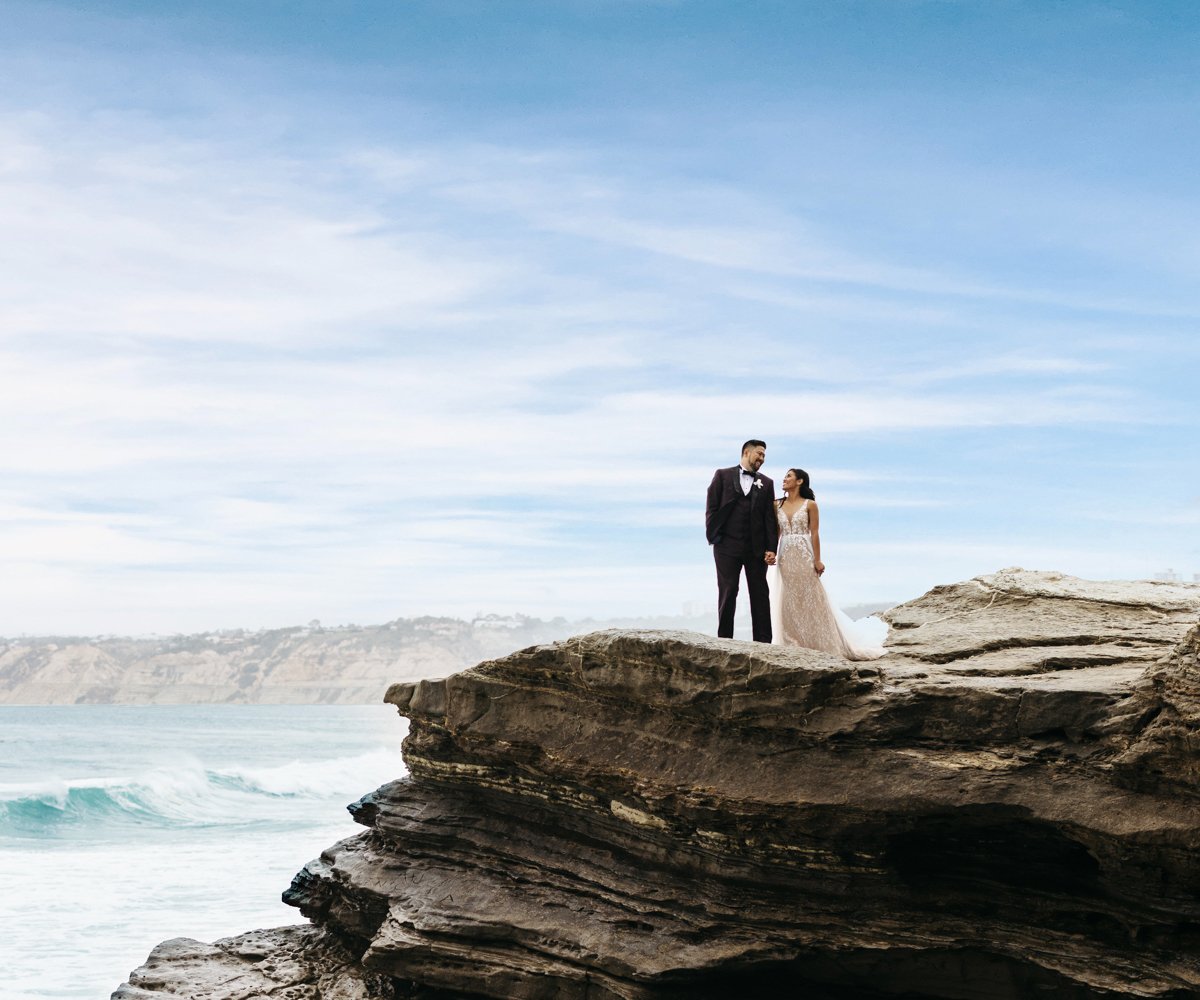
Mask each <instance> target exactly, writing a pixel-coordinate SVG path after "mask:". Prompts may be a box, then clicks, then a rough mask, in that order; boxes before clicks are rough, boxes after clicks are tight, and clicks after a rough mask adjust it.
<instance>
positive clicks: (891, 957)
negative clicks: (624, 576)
mask: <svg viewBox="0 0 1200 1000" xmlns="http://www.w3.org/2000/svg"><path fill="white" fill-rule="evenodd" d="M1198 617H1200V587H1195V586H1187V585H1183V586H1179V585H1176V586H1169V585H1156V584H1095V583H1086V582H1083V581H1079V580H1072V579H1070V578H1066V577H1062V576H1059V575H1056V574H1042V573H1028V572H1024V571H1019V570H1008V571H1003V572H1001V573H998V574H994V575H992V576H989V577H981V578H978V579H976V580H972V581H969V582H967V583H962V584H956V585H954V586H949V587H941V588H938V589H936V590H934V591H932V592H930V593H929V594H927V595H925V596H924V597H922V598H920V599H919V600H917V601H913V602H910V603H909V604H906V605H903V606H901V607H899V608H896V609H894V610H893V611H892V612H891V613H890V614H889V615H888V618H889V621H890V624H891V633H890V636H889V642H888V645H889V649H890V650H891V652H890V654H889V655H888V656H887V657H885V658H884V659H882V660H878V661H875V662H872V663H849V662H846V661H844V660H840V659H838V658H835V657H831V656H828V655H825V654H821V653H816V652H812V651H806V650H796V649H782V648H779V647H764V646H759V645H754V644H750V643H742V642H734V641H729V640H717V639H711V638H707V637H704V636H701V635H698V634H695V633H669V632H637V631H608V632H599V633H593V634H590V635H585V636H580V637H577V638H574V639H570V640H567V641H565V642H560V643H556V644H554V645H549V646H540V647H534V648H531V649H527V650H524V651H522V652H519V653H515V654H512V655H510V656H507V657H504V658H503V659H499V660H494V661H489V662H486V663H483V664H480V665H479V666H478V667H476V668H474V669H472V670H469V671H465V672H463V673H460V674H455V675H453V676H451V677H449V678H446V679H444V680H438V681H428V680H426V681H420V682H416V683H407V684H398V685H395V686H393V687H392V688H391V689H390V690H389V691H388V694H387V700H388V701H389V702H391V703H393V704H395V705H396V706H397V707H398V708H399V710H400V712H401V714H403V715H406V716H408V717H409V718H410V719H411V720H412V721H411V729H410V735H409V737H408V740H407V741H406V744H405V757H406V760H407V762H408V766H409V768H410V771H411V775H410V777H408V778H406V779H404V780H402V781H398V782H395V783H393V784H390V785H387V786H385V787H383V788H381V789H379V790H377V791H376V792H373V793H371V794H369V795H367V796H366V797H365V798H364V799H363V800H362V801H361V802H359V803H358V804H356V805H355V806H353V807H352V812H354V814H355V816H356V818H357V819H358V820H359V822H361V823H362V824H363V825H364V826H365V827H366V828H367V829H366V831H365V832H364V833H363V834H361V835H360V836H358V837H355V838H352V839H349V840H346V841H343V842H342V843H340V844H337V845H335V846H333V847H331V848H330V849H329V850H328V851H326V852H325V853H324V854H323V855H322V857H321V858H320V859H318V860H316V861H313V862H311V863H310V864H309V865H308V866H306V868H305V869H304V870H303V871H302V872H301V873H300V874H299V875H298V876H297V877H296V879H295V880H294V882H293V884H292V886H291V888H290V889H289V890H288V892H287V893H286V896H285V898H287V899H288V901H289V902H292V903H293V904H295V905H297V906H299V907H300V909H301V910H302V911H303V913H304V914H305V915H307V916H308V917H310V918H311V919H312V920H313V921H314V922H315V923H316V924H317V925H318V926H320V927H321V928H323V929H324V930H325V931H326V932H327V933H328V934H329V935H330V936H331V938H332V939H335V940H337V941H339V942H341V944H342V946H343V947H345V948H346V949H347V951H348V952H349V953H350V954H353V955H357V956H360V963H361V968H362V969H363V970H367V972H369V974H370V975H372V976H375V977H378V978H377V979H375V980H373V981H372V982H374V983H376V984H377V986H376V987H373V988H378V989H384V988H386V989H390V990H394V991H400V993H401V994H403V995H411V996H429V997H434V996H485V997H497V998H527V1000H540V998H579V1000H584V998H586V1000H599V998H630V1000H632V998H639V1000H640V998H651V997H654V998H667V997H671V998H675V997H678V998H683V997H689V998H695V997H728V996H748V997H750V996H762V997H774V996H805V997H815V998H819V997H874V996H878V997H885V996H887V997H898V996H905V997H910V998H912V997H941V998H963V1000H966V998H971V1000H991V998H995V1000H1010V998H1012V1000H1015V998H1026V997H1039V996H1046V997H1056V998H1058V997H1063V998H1084V997H1088V998H1090V997H1171V998H1181V997H1192V996H1200V863H1198V857H1200V856H1198V855H1197V848H1198V847H1200V798H1198V795H1200V782H1198V781H1197V780H1196V779H1197V757H1196V753H1197V748H1198V747H1200V741H1197V739H1196V738H1195V733H1196V731H1197V728H1198V727H1200V665H1198V663H1197V652H1198V649H1200V627H1198V626H1197V618H1198ZM160 964H161V963H160ZM151 992H153V991H151ZM160 992H162V991H160ZM176 995H194V996H200V995H203V994H200V993H195V994H187V993H179V992H178V991H177V992H176ZM379 995H383V994H379ZM138 996H141V994H139V995H138Z"/></svg>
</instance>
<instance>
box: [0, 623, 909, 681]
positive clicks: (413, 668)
mask: <svg viewBox="0 0 1200 1000" xmlns="http://www.w3.org/2000/svg"><path fill="white" fill-rule="evenodd" d="M887 607H889V605H888V604H886V603H880V604H870V605H856V606H854V607H849V608H846V609H845V610H846V612H847V613H848V614H850V616H851V617H854V618H858V617H862V616H864V615H869V614H872V613H874V612H876V611H881V610H884V609H885V608H887ZM715 622H716V620H715V612H714V613H711V614H704V615H677V616H657V617H647V618H614V619H611V620H603V621H598V620H594V619H583V620H579V621H568V620H566V619H565V618H555V619H551V620H549V621H545V620H542V619H539V618H529V617H526V616H524V615H508V616H502V615H484V616H480V617H477V618H474V619H472V620H470V621H467V620H464V619H458V618H438V617H430V616H426V617H421V618H398V619H396V620H395V621H391V622H387V623H385V624H383V625H342V626H332V627H324V626H322V625H320V623H319V622H311V623H309V624H308V625H298V626H294V627H290V628H280V629H268V630H262V631H254V632H251V631H245V630H240V629H238V630H222V631H217V632H205V633H200V634H196V635H173V636H150V637H143V638H123V637H116V636H100V637H83V636H39V637H30V638H26V637H21V638H8V639H0V704H5V705H76V704H90V705H117V704H128V705H147V704H162V705H188V704H260V705H269V704H282V705H304V704H330V705H362V704H377V703H378V702H379V701H380V700H381V699H382V698H383V693H384V691H385V690H386V688H387V686H388V685H389V684H392V683H395V682H397V681H404V680H415V679H418V678H421V677H437V676H444V675H446V674H450V673H453V672H455V671H457V670H462V669H464V668H466V667H470V666H473V665H474V664H476V663H478V662H480V661H481V660H487V659H492V658H494V657H497V656H504V655H505V654H507V653H511V652H512V651H513V650H516V649H523V648H524V647H526V646H533V645H537V644H538V643H543V642H553V641H554V640H556V639H565V638H567V637H568V636H571V635H578V634H579V633H581V632H591V631H595V630H596V629H603V628H655V629H686V630H689V631H695V632H706V633H711V632H712V631H713V629H714V627H715Z"/></svg>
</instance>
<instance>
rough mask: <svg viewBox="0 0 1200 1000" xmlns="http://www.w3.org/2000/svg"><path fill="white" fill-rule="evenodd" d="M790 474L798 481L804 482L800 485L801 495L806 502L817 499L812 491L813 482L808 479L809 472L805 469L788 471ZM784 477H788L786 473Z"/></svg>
mask: <svg viewBox="0 0 1200 1000" xmlns="http://www.w3.org/2000/svg"><path fill="white" fill-rule="evenodd" d="M788 472H790V473H791V474H792V475H793V476H795V477H796V478H797V479H802V480H803V482H802V483H801V484H800V495H801V496H802V497H804V499H805V500H816V499H817V495H816V494H815V493H814V492H813V491H812V480H811V479H809V478H808V473H807V472H805V471H804V470H803V469H788ZM784 475H787V473H784Z"/></svg>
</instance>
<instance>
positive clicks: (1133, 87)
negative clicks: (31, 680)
mask: <svg viewBox="0 0 1200 1000" xmlns="http://www.w3.org/2000/svg"><path fill="white" fill-rule="evenodd" d="M97 6H98V5H95V4H71V3H5V4H4V17H5V24H6V29H7V30H6V31H5V32H4V36H3V38H2V39H0V72H2V73H3V78H4V79H5V81H6V85H5V88H4V89H3V92H2V93H0V223H2V225H3V232H4V233H5V234H6V238H5V240H4V241H3V243H2V244H0V389H2V392H0V441H2V442H3V447H2V448H0V463H2V465H3V470H2V471H3V474H2V475H0V552H3V557H2V558H3V563H4V565H3V573H2V574H0V576H2V579H0V634H7V635H14V634H18V633H47V632H85V633H107V632H118V633H124V632H132V633H144V632H173V631H191V630H197V629H208V628H221V627H258V626H273V625H283V624H292V623H298V622H303V621H307V620H308V619H310V618H320V619H321V620H322V621H324V622H326V623H334V622H352V621H353V622H360V623H365V622H377V621H383V620H386V619H389V618H393V617H396V616H398V615H415V614H424V613H435V614H443V613H444V614H456V615H471V614H474V613H475V612H478V611H483V612H490V611H496V612H510V611H515V612H523V613H527V614H533V615H540V616H547V617H548V616H553V615H560V614H561V615H566V616H568V617H583V616H593V617H605V616H610V615H628V614H647V615H652V614H663V613H667V614H669V613H676V612H678V611H679V610H680V607H681V605H682V604H683V603H684V602H689V601H701V602H703V601H713V600H714V597H715V595H714V593H713V592H714V591H715V582H714V580H713V570H712V565H711V557H710V555H709V551H708V549H707V546H706V545H705V543H704V536H703V494H704V489H705V487H706V485H707V483H708V480H709V478H710V477H711V475H712V471H713V469H714V468H716V467H717V466H719V465H732V464H734V462H735V461H736V460H737V450H738V446H739V445H740V443H741V441H742V440H744V439H745V438H748V437H762V438H765V439H766V440H767V442H768V452H767V465H766V467H765V469H764V471H766V472H767V473H768V474H771V475H774V477H775V478H776V479H777V480H778V479H779V478H780V477H781V475H782V472H783V470H784V469H786V468H787V467H788V466H792V465H800V466H802V467H804V468H806V469H807V470H808V471H809V472H810V473H811V475H812V478H813V485H814V487H815V489H816V491H817V494H818V497H819V498H820V500H821V503H822V511H823V518H822V520H823V526H824V530H823V537H824V545H825V554H826V562H827V563H828V564H829V573H828V575H827V577H826V579H827V584H828V586H829V588H830V590H831V592H832V593H833V594H834V596H835V598H837V599H838V600H839V601H840V602H841V603H843V604H849V603H856V602H865V601H874V600H900V599H907V598H910V597H913V596H916V595H918V594H920V593H922V592H923V591H924V590H926V589H928V588H929V587H931V586H933V585H935V584H937V583H942V582H949V581H953V580H958V579H964V578H967V577H970V576H973V575H976V574H978V573H985V572H990V571H993V570H995V569H999V568H1001V567H1003V566H1010V565H1023V566H1026V567H1029V568H1041V569H1057V570H1061V571H1064V572H1068V573H1072V574H1075V575H1079V576H1085V577H1093V578H1139V577H1146V576H1150V575H1153V574H1155V573H1157V572H1160V571H1161V570H1163V569H1166V568H1168V567H1171V568H1174V569H1175V570H1177V571H1179V572H1182V573H1184V574H1186V575H1187V576H1188V577H1189V578H1190V577H1191V575H1192V573H1200V543H1198V542H1197V534H1198V530H1200V474H1198V473H1197V472H1196V462H1195V458H1194V455H1195V451H1196V449H1195V444H1194V442H1195V439H1196V436H1197V430H1198V427H1197V424H1198V423H1200V420H1198V418H1197V407H1196V404H1195V402H1194V399H1193V397H1194V395H1195V386H1196V383H1197V375H1198V372H1200V339H1198V338H1197V335H1196V331H1197V318H1198V317H1200V282H1198V281H1197V278H1198V276H1200V275H1198V272H1200V236H1198V235H1197V234H1200V198H1198V196H1197V192H1196V187H1195V182H1194V172H1195V171H1194V168H1193V166H1192V165H1193V164H1194V163H1195V162H1196V160H1197V149H1196V146H1197V138H1198V136H1200V129H1198V125H1197V116H1198V114H1200V100H1198V98H1200V94H1198V93H1197V91H1198V90H1200V82H1198V80H1200V78H1198V77H1197V75H1196V73H1195V53H1196V52H1197V51H1200V9H1197V8H1196V7H1195V6H1194V5H1192V4H1189V3H1161V4H1154V5H1147V4H1137V3H1069V2H1063V3H1054V4H1048V3H1043V2H1029V3H1020V2H995V3H982V2H979V3H976V2H954V0H937V2H918V0H913V2H904V0H874V2H855V0H845V2H836V3H835V2H827V3H805V2H801V0H781V2H754V0H750V2H746V0H739V2H732V0H730V2H715V0H708V2H705V0H695V2H688V0H680V2H641V0H557V2H543V3H535V2H521V0H512V2H506V3H495V2H485V0H471V2H468V0H461V2H459V0H441V2H416V0H414V2H399V0H393V2H386V3H383V2H375V3H373V2H346V3H338V4H334V3H305V2H287V3H284V2H267V0H257V2H255V3H245V2H228V3H221V2H205V3H173V4H162V3H157V2H156V3H149V2H146V3H130V2H119V0H118V2H112V3H108V4H105V5H103V11H97V9H96V8H97Z"/></svg>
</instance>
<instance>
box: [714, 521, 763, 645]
mask: <svg viewBox="0 0 1200 1000" xmlns="http://www.w3.org/2000/svg"><path fill="white" fill-rule="evenodd" d="M713 559H714V560H716V563H717V635H718V636H719V637H720V638H722V639H732V638H733V619H734V615H735V614H736V613H737V596H738V588H739V585H740V583H741V576H742V570H743V569H744V570H745V571H746V590H747V591H749V593H750V621H751V624H752V626H753V632H754V641H755V642H770V641H771V592H770V589H769V588H768V587H767V564H766V562H765V561H764V560H763V553H761V552H752V551H749V550H748V549H746V548H744V547H743V546H740V545H739V546H738V547H737V548H722V547H721V546H720V545H719V544H718V545H714V546H713Z"/></svg>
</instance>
